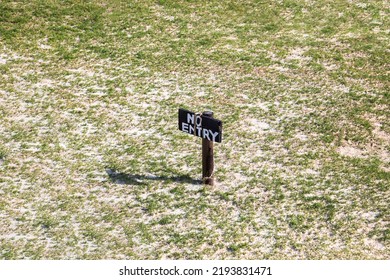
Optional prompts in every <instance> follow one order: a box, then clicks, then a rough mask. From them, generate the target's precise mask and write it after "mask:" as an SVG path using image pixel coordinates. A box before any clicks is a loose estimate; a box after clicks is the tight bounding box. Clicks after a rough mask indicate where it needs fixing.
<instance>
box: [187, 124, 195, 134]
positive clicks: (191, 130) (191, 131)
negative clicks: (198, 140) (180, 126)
mask: <svg viewBox="0 0 390 280" xmlns="http://www.w3.org/2000/svg"><path fill="white" fill-rule="evenodd" d="M194 131H195V129H194V127H193V126H192V125H190V129H189V131H188V133H190V134H194Z"/></svg>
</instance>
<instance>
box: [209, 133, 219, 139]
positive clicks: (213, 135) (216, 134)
mask: <svg viewBox="0 0 390 280" xmlns="http://www.w3.org/2000/svg"><path fill="white" fill-rule="evenodd" d="M209 131H210V134H211V136H212V137H213V141H214V142H215V139H216V138H217V136H218V134H219V133H218V132H214V133H213V132H212V131H211V130H209Z"/></svg>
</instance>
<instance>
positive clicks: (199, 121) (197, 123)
mask: <svg viewBox="0 0 390 280" xmlns="http://www.w3.org/2000/svg"><path fill="white" fill-rule="evenodd" d="M196 126H202V117H201V116H199V115H197V116H196Z"/></svg>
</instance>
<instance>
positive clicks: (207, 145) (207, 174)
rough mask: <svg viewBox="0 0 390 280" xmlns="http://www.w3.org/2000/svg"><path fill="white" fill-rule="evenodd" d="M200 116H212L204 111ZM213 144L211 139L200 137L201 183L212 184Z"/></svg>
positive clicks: (209, 112)
mask: <svg viewBox="0 0 390 280" xmlns="http://www.w3.org/2000/svg"><path fill="white" fill-rule="evenodd" d="M202 116H207V117H213V112H211V111H205V112H203V114H202ZM213 148H214V145H213V141H209V140H207V139H205V138H203V139H202V178H203V179H202V181H203V184H206V185H210V186H213V185H214V174H213V172H214V150H213Z"/></svg>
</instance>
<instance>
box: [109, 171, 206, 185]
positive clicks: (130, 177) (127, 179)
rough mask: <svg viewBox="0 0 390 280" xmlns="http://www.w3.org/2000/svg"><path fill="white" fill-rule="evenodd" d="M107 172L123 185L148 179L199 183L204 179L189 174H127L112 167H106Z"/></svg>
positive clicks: (136, 183)
mask: <svg viewBox="0 0 390 280" xmlns="http://www.w3.org/2000/svg"><path fill="white" fill-rule="evenodd" d="M106 172H107V174H108V176H109V177H110V179H111V181H112V182H114V183H115V184H122V185H147V184H148V181H166V182H179V183H180V182H181V183H189V184H194V185H198V184H201V183H202V180H196V179H193V178H191V177H190V176H188V175H173V176H155V175H139V174H127V173H122V172H118V171H116V170H114V169H111V168H106Z"/></svg>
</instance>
